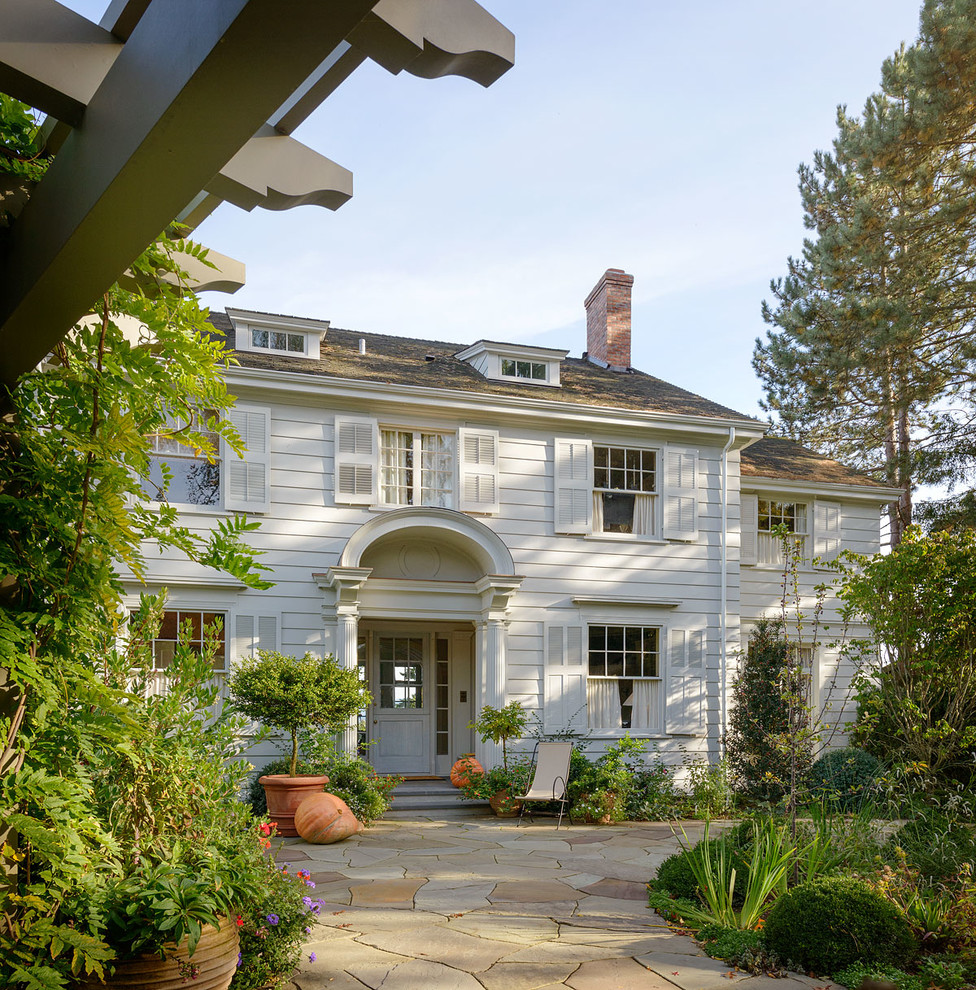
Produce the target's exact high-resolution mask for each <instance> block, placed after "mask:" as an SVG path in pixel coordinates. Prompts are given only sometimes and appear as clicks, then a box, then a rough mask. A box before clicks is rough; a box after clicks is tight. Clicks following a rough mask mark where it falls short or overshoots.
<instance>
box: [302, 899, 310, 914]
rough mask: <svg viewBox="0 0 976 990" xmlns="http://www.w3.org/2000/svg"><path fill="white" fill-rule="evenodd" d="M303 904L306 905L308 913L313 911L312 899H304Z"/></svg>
mask: <svg viewBox="0 0 976 990" xmlns="http://www.w3.org/2000/svg"><path fill="white" fill-rule="evenodd" d="M302 904H304V905H305V909H306V910H307V911H311V910H312V898H311V897H303V898H302Z"/></svg>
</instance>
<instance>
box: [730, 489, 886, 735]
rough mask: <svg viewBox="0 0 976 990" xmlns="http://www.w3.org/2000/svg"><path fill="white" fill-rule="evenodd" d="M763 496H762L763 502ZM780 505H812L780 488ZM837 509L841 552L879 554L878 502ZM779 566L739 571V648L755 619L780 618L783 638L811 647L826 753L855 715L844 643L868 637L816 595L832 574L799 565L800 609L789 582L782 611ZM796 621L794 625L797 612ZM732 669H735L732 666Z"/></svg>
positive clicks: (847, 503) (829, 597)
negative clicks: (819, 586)
mask: <svg viewBox="0 0 976 990" xmlns="http://www.w3.org/2000/svg"><path fill="white" fill-rule="evenodd" d="M767 494H768V493H764V497H767ZM779 496H780V497H782V498H783V499H784V500H795V501H808V502H809V503H810V504H812V502H813V497H812V496H810V495H809V494H803V493H796V492H793V493H791V492H790V491H789V489H788V488H786V487H784V489H782V491H781V492H780V493H779ZM834 500H835V501H838V502H839V503H840V506H841V541H842V547H843V549H844V550H850V551H853V552H854V553H859V554H872V553H877V552H878V540H879V532H880V503H879V501H877V500H871V499H870V498H868V499H864V498H861V499H857V500H850V499H848V500H844V499H839V498H834ZM785 577H786V572H785V571H784V568H782V567H775V566H773V565H758V564H757V565H743V566H742V568H741V616H742V647H741V651H742V652H744V651H745V649H746V647H747V644H748V639H749V635H750V631H751V629H752V627H753V625H754V624H755V622H757V621H758V620H759V619H760V618H764V617H765V618H771V619H782V620H783V621H784V622H785V625H786V630H787V636H788V638H789V639H790V640H791V641H793V642H797V641H799V642H800V644H801V646H812V647H815V655H814V659H815V665H816V666H815V673H814V678H813V683H814V697H813V699H812V700H813V709H814V715H815V717H816V718H817V719H819V720H820V721H821V722H822V723H823V727H824V728H823V733H822V745H823V746H824V747H825V748H833V747H840V746H843V745H845V741H846V732H845V731H844V726H845V725H846V723H848V722H850V721H852V720H853V719H854V717H855V716H856V714H857V706H856V704H855V703H854V700H853V697H852V685H851V680H852V676H853V673H854V671H853V668H852V667H851V666H850V664H849V663H848V662H843V661H842V659H841V650H842V648H843V645H844V643H845V642H849V641H850V640H851V639H853V638H860V637H864V636H867V635H868V632H869V631H868V629H867V627H866V626H864V625H863V624H852V625H850V626H846V625H845V624H844V621H843V618H842V616H841V614H840V609H839V605H840V603H839V601H838V599H837V598H836V596H835V595H834V594H833V592H832V591H831V592H829V593H827V594H826V595H823V596H821V595H818V594H816V593H815V592H814V590H813V589H814V588H815V587H816V586H817V585H819V584H824V585H828V586H832V585H833V583H834V582H835V580H836V572H834V571H832V570H830V569H829V568H825V567H814V566H813V565H812V564H811V563H808V562H806V563H801V564H800V566H799V568H798V570H797V579H798V583H799V588H800V592H801V594H800V600H799V605H797V604H796V601H795V595H794V594H793V593H792V587H793V582H792V578H790V579H789V581H788V582H787V586H788V587H789V588H790V589H791V593H790V594H789V595H787V596H786V598H787V601H786V603H785V606H784V578H785ZM798 612H799V615H800V616H801V619H800V622H799V624H798V622H797V613H798ZM736 666H737V664H736Z"/></svg>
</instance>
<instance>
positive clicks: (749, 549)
mask: <svg viewBox="0 0 976 990" xmlns="http://www.w3.org/2000/svg"><path fill="white" fill-rule="evenodd" d="M739 505H740V511H741V513H742V521H741V523H740V530H739V532H740V534H741V535H740V543H739V547H740V549H739V560H740V561H741V562H742V563H743V564H754V563H756V560H757V559H758V557H757V555H758V545H759V496H758V495H753V494H750V493H748V492H746V493H743V495H742V497H741V498H740V499H739Z"/></svg>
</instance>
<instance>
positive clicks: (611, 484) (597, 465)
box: [593, 446, 658, 536]
mask: <svg viewBox="0 0 976 990" xmlns="http://www.w3.org/2000/svg"><path fill="white" fill-rule="evenodd" d="M657 492H658V471H657V451H655V450H644V449H641V448H638V447H601V446H594V447H593V532H594V533H633V534H634V535H636V536H654V535H656V531H657V504H656V502H657Z"/></svg>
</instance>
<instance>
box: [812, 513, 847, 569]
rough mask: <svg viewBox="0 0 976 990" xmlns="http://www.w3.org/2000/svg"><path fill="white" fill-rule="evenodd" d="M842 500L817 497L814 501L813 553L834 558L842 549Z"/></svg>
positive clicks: (817, 555) (824, 557)
mask: <svg viewBox="0 0 976 990" xmlns="http://www.w3.org/2000/svg"><path fill="white" fill-rule="evenodd" d="M841 517H842V513H841V507H840V502H828V501H826V500H821V499H817V501H816V502H814V503H813V555H814V557H819V558H820V559H821V560H825V561H826V560H833V559H834V558H835V557H836V556H837V554H839V553H840V550H841V538H842V536H841Z"/></svg>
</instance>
